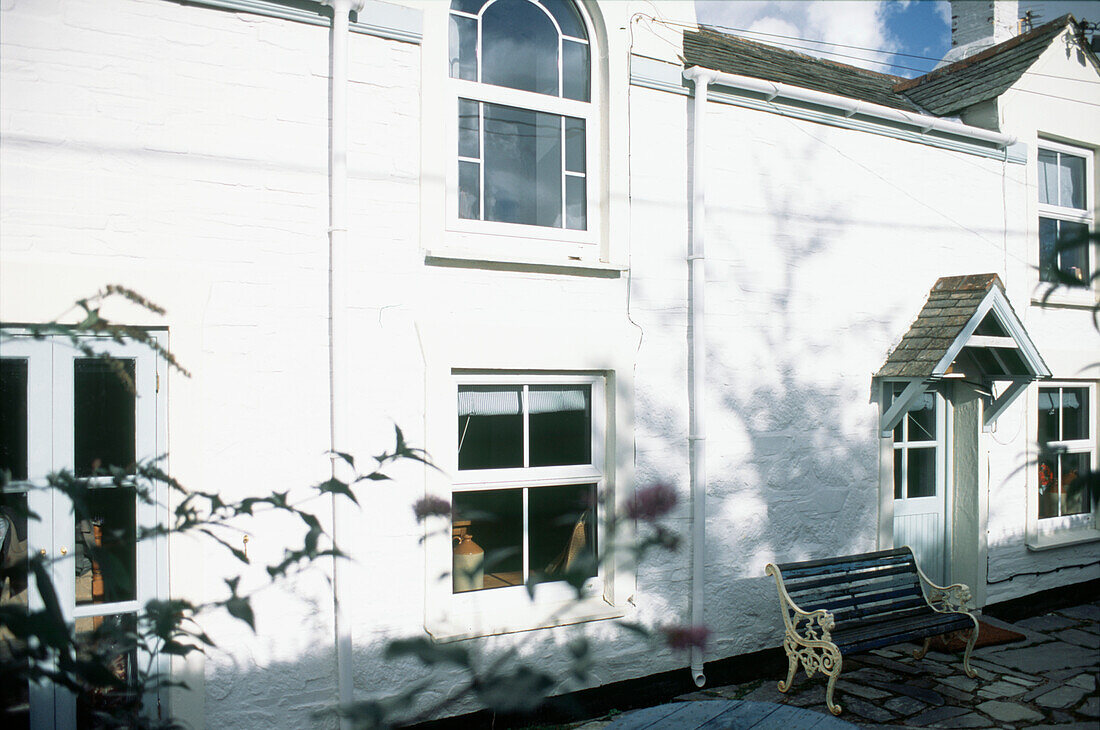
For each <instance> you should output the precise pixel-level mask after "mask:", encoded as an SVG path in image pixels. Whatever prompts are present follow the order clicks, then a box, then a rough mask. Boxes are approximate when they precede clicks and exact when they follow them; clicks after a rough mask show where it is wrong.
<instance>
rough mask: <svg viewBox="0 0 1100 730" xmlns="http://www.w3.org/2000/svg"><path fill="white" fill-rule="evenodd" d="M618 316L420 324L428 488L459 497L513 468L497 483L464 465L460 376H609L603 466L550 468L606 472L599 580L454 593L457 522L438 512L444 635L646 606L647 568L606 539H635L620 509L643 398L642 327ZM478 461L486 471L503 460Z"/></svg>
mask: <svg viewBox="0 0 1100 730" xmlns="http://www.w3.org/2000/svg"><path fill="white" fill-rule="evenodd" d="M611 319H612V318H608V319H607V320H600V319H599V318H596V319H595V320H593V321H592V322H590V323H589V325H588V326H587V327H586V328H585V329H584V331H583V332H578V331H577V329H576V328H575V327H568V326H564V325H560V324H553V323H550V322H546V323H544V324H540V325H539V326H537V327H533V326H532V323H531V321H530V319H529V318H519V319H509V318H508V317H507V316H506V315H502V314H500V313H493V314H492V316H488V317H478V316H471V315H469V314H467V315H461V316H460V315H452V316H444V317H435V318H433V319H432V321H431V322H430V323H429V322H420V323H418V324H417V332H418V336H419V340H420V344H421V348H422V352H423V355H424V363H425V403H424V414H425V435H424V444H425V449H426V450H427V451H428V453H429V454H431V455H432V459H433V462H434V464H435V467H436V468H430V469H426V470H425V472H424V476H425V495H426V496H435V497H439V498H441V499H445V500H448V501H450V500H451V499H452V497H453V492H454V490H455V489H459V490H462V489H463V488H467V489H474V488H478V487H482V486H488V487H492V488H495V487H499V486H502V485H505V484H507V482H506V481H505V480H506V479H508V478H510V477H508V476H507V475H504V474H496V475H492V474H491V475H489V478H490V480H491V481H480V480H481V477H480V476H473V474H474V470H468V471H462V472H460V471H459V469H458V449H457V444H458V435H459V434H458V417H457V410H456V405H457V403H458V384H459V377H460V376H467V375H477V376H485V378H486V382H494V383H495V382H501V378H502V377H505V378H507V377H511V376H518V377H519V378H520V379H521V380H523V381H525V382H529V383H534V384H538V383H537V382H535V381H536V380H537V379H539V378H542V377H546V378H549V379H550V380H551V381H552V382H556V383H561V382H565V381H567V380H568V379H570V378H574V379H577V380H579V381H581V382H591V379H592V378H597V379H599V380H600V381H602V386H601V387H602V396H600V397H599V398H600V399H599V400H598V396H597V395H596V394H595V393H594V394H593V398H592V412H593V420H594V423H593V430H594V431H596V430H597V429H598V430H599V431H600V432H601V434H602V436H601V440H600V443H599V445H598V451H597V450H594V451H593V464H592V465H590V466H588V467H585V466H584V465H581V466H580V467H557V468H554V467H545V469H548V470H550V471H549V472H544V473H543V476H544V477H545V478H546V479H548V480H561V481H562V482H564V483H578V481H577V478H578V477H582V478H585V479H588V478H590V477H592V476H594V474H595V472H596V471H599V473H600V475H601V481H599V482H597V483H598V484H600V485H601V486H602V490H603V492H602V494H601V497H602V499H601V501H600V504H599V508H598V509H599V510H602V512H603V513H602V514H598V515H597V518H598V519H597V549H599V550H600V552H601V556H602V561H601V566H600V570H599V574H598V576H597V580H593V581H590V583H589V585H588V591H587V592H586V593H585V595H583V596H582V598H581V600H577V596H576V593H575V592H574V591H573V590H572V589H570V588H569V587H568V586H567V585H566V584H563V583H545V584H539V585H538V586H537V590H536V592H535V596H534V600H532V599H531V598H530V597H529V596H528V594H527V592H526V590H525V589H524V588H522V587H520V590H518V591H513V590H512V589H511V588H494V589H492V590H481V591H469V592H466V593H459V594H455V593H454V592H453V585H452V580H451V569H452V554H453V543H452V541H451V525H450V523H449V522H447V524H446V526H445V527H446V529H441V527H443V525H441V524H440V521H439V520H436V522H434V523H433V522H430V521H429V522H427V523H426V524H425V531H424V555H425V559H424V627H425V630H426V631H427V632H428V634H430V635H431V636H432V637H433V638H435V639H437V640H444V641H449V640H456V639H464V638H470V637H474V636H489V635H494V634H503V633H510V632H515V631H527V630H532V629H541V628H550V627H554V626H561V625H565V624H572V623H580V622H584V621H596V620H602V619H611V618H622V617H623V616H627V615H628V614H630V613H631V612H633V611H634V610H635V606H636V604H637V603H638V601H637V597H636V595H635V586H636V583H635V576H636V572H635V571H636V566H635V565H634V564H633V562H632V561H631V560H630V556H629V555H627V554H626V553H627V552H628V551H618V552H614V553H611V552H609V551H608V550H607V549H606V548H607V547H608V541H609V540H611V539H614V540H615V543H616V544H621V545H630V544H632V541H633V539H634V535H633V524H632V521H630V520H625V519H618V520H615V516H616V515H622V514H624V513H625V510H626V507H627V505H628V504H629V502H630V500H631V498H632V497H633V450H634V442H633V433H634V422H633V410H632V405H633V387H634V386H633V382H634V380H633V379H634V365H635V363H634V353H636V352H637V347H638V333H637V331H636V330H634V329H633V327H631V326H630V325H629V324H626V325H624V324H623V323H622V322H620V321H618V319H614V321H611ZM597 419H599V420H597ZM597 458H601V459H602V464H601V463H600V462H599V461H596V459H597ZM555 469H560V471H554V470H555ZM477 471H478V472H480V473H481V474H482V475H484V474H485V473H486V472H498V471H499V472H503V471H504V470H477ZM512 471H522V470H512ZM494 477H495V478H496V479H498V480H499V481H498V480H494ZM475 480H478V481H477V482H476V484H475ZM544 483H547V482H544ZM517 486H519V484H517ZM611 521H614V522H615V523H616V528H615V534H614V535H613V536H612V535H606V534H605V533H604V532H603V530H604V528H605V526H606V525H608V524H610V523H611ZM566 596H568V597H566Z"/></svg>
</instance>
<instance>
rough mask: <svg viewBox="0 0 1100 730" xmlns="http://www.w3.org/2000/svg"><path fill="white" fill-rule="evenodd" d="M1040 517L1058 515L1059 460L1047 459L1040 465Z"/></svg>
mask: <svg viewBox="0 0 1100 730" xmlns="http://www.w3.org/2000/svg"><path fill="white" fill-rule="evenodd" d="M1038 483H1039V518H1040V519H1044V518H1047V517H1057V516H1058V501H1059V497H1058V491H1059V490H1058V461H1057V460H1056V459H1045V460H1043V461H1040V462H1039V466H1038Z"/></svg>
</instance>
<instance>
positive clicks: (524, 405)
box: [520, 385, 531, 469]
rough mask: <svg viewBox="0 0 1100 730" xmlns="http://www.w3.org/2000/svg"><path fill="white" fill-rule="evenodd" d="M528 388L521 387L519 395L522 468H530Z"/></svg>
mask: <svg viewBox="0 0 1100 730" xmlns="http://www.w3.org/2000/svg"><path fill="white" fill-rule="evenodd" d="M529 392H530V391H529V390H528V386H526V385H525V386H523V392H522V394H521V396H520V397H521V398H522V403H521V405H520V407H521V408H522V409H523V468H524V469H529V468H531V414H530V411H529V410H528V409H527V406H528V394H529Z"/></svg>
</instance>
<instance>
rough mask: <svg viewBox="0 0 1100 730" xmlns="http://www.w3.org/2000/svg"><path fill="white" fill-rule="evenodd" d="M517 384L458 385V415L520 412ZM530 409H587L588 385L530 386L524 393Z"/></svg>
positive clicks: (536, 410) (556, 411)
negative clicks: (509, 385) (512, 385)
mask: <svg viewBox="0 0 1100 730" xmlns="http://www.w3.org/2000/svg"><path fill="white" fill-rule="evenodd" d="M520 391H521V388H520V387H519V386H516V387H508V386H497V385H469V386H462V387H460V388H459V389H458V415H459V417H460V418H461V417H463V416H515V415H518V414H519V413H520V412H521V409H522V400H521V398H520ZM527 407H528V410H529V411H530V412H531V413H534V414H538V413H561V412H564V411H586V410H588V388H587V387H578V386H559V385H549V386H531V388H530V390H529V392H528V394H527Z"/></svg>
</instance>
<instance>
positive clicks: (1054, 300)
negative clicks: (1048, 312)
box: [1031, 284, 1097, 307]
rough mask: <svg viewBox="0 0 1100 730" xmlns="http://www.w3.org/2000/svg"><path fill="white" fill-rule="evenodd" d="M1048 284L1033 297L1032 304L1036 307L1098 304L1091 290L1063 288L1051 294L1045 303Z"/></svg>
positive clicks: (1041, 287)
mask: <svg viewBox="0 0 1100 730" xmlns="http://www.w3.org/2000/svg"><path fill="white" fill-rule="evenodd" d="M1047 286H1048V285H1047V284H1042V285H1040V287H1039V290H1038V291H1037V292H1036V293H1035V294H1033V295H1032V296H1031V304H1032V305H1033V306H1036V307H1092V306H1094V305H1095V304H1096V302H1097V299H1096V292H1095V291H1094V290H1093V289H1090V288H1085V287H1082V288H1079V289H1076V288H1075V289H1068V288H1066V287H1061V288H1059V289H1058V290H1056V291H1054V292H1051V295H1050V296H1049V297H1046V300H1045V301H1044V299H1043V295H1044V293H1045V292H1046V287H1047Z"/></svg>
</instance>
